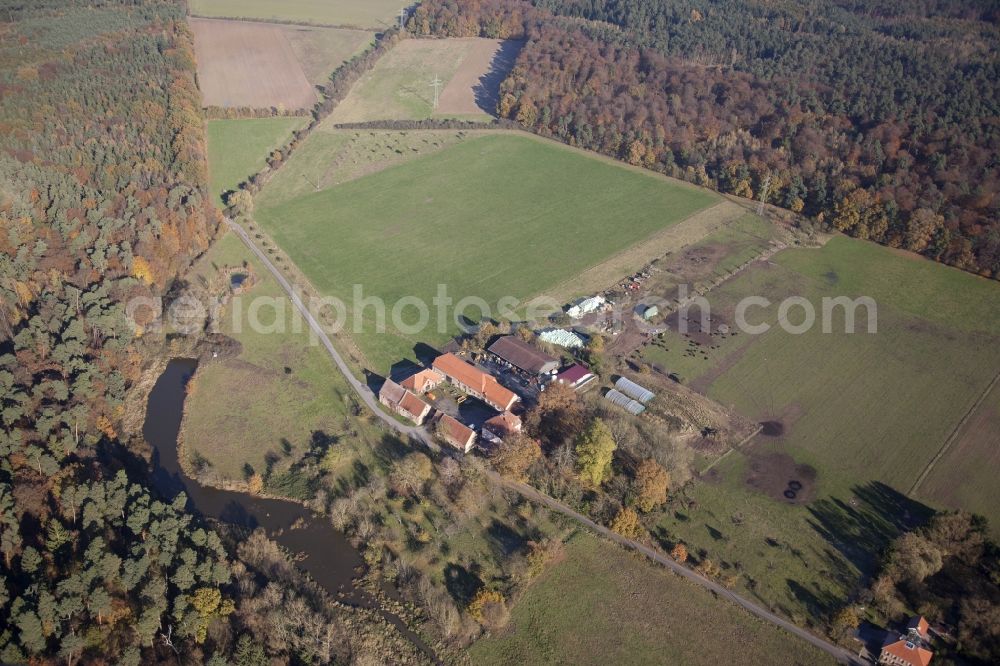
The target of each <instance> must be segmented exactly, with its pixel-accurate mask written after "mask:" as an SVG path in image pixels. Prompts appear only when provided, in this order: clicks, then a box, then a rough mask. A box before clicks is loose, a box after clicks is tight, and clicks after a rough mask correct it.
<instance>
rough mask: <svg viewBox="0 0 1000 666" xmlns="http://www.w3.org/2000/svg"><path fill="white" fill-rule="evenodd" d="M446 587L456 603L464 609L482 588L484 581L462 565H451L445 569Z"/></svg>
mask: <svg viewBox="0 0 1000 666" xmlns="http://www.w3.org/2000/svg"><path fill="white" fill-rule="evenodd" d="M444 585H445V588H446V589H447V590H448V594H450V595H451V598H452V599H454V600H455V603H457V604H458V605H459V606H462V607H463V608H464V607H465V606H468V605H469V602H470V601H472V597H473V596H474V595H475V594H476V592H477V591H479V588H480V587H482V585H483V581H482V580H481V579H480V578H479V576H477V575H476V574H475V573H473V572H472V571H469V570H468V569H466V568H465V567H463V566H462V565H460V564H455V563H451V564H449V565H448V566H446V567H445V568H444Z"/></svg>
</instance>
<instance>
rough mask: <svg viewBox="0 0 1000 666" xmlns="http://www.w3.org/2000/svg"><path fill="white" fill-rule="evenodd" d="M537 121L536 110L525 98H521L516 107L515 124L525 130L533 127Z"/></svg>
mask: <svg viewBox="0 0 1000 666" xmlns="http://www.w3.org/2000/svg"><path fill="white" fill-rule="evenodd" d="M537 119H538V108H537V107H535V103H534V102H532V101H531V99H530V98H529V97H527V96H525V97H522V98H521V103H520V104H519V105H518V107H517V118H516V120H517V122H518V123H519V124H520V125H521V126H522V127H526V128H530V127H533V126H534V124H535V121H536V120H537Z"/></svg>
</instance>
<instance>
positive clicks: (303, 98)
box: [191, 18, 372, 109]
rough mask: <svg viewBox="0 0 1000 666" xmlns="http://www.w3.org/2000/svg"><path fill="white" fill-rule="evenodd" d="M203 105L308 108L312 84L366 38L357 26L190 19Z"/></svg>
mask: <svg viewBox="0 0 1000 666" xmlns="http://www.w3.org/2000/svg"><path fill="white" fill-rule="evenodd" d="M191 29H192V30H193V32H194V42H195V55H196V57H197V59H198V81H199V84H200V85H201V89H202V95H203V97H204V100H205V104H206V105H207V106H221V107H240V106H249V107H254V108H270V107H283V108H286V109H304V108H309V107H311V106H312V105H313V104H315V103H316V100H317V99H318V93H317V91H316V89H315V88H314V86H315V85H316V84H319V83H322V82H323V81H324V80H326V78H327V77H328V76H329V75H330V74H331V73H332V72H333V71H334V70H335V69H336V68H337V67H338V66H339V65H340V64H341V63H343V62H344V61H345V60H347V59H349V58H350V57H351V56H353V55H354V54H355V53H357V52H358V51H360V50H361V49H363V48H364V47H365V45H366V44H368V43H369V42H370V41H371V39H372V33H369V32H365V31H362V30H339V29H333V28H312V27H303V26H287V25H273V24H267V23H252V22H249V21H223V20H215V19H199V18H193V19H191Z"/></svg>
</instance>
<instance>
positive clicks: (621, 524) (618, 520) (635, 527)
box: [608, 506, 645, 539]
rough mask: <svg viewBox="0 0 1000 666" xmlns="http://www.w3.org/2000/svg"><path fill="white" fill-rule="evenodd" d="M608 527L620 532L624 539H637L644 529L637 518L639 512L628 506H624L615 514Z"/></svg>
mask: <svg viewBox="0 0 1000 666" xmlns="http://www.w3.org/2000/svg"><path fill="white" fill-rule="evenodd" d="M608 527H610V528H611V531H612V532H616V533H618V534H621V535H622V536H623V537H625V538H626V539H638V538H639V537H640V536H642V533H643V532H644V531H645V530H644V529H643V527H642V521H640V520H639V514H638V513H636V511H635V509H633V508H632V507H630V506H626V507H624V508H623V509H622V510H621V511H619V512H618V513H617V514H615V517H614V518H612V519H611V524H610V525H608Z"/></svg>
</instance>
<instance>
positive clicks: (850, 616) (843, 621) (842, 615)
mask: <svg viewBox="0 0 1000 666" xmlns="http://www.w3.org/2000/svg"><path fill="white" fill-rule="evenodd" d="M860 625H861V616H860V614H859V613H858V609H857V607H856V606H853V605H851V606H844V607H843V608H841V609H840V610H838V611H837V612H836V613H834V615H833V617H832V618H831V620H830V626H831V627H832V629H833V631H834V634H835V635H836V636H838V637H845V636H846V635H847V634H848V633H850V632H853V631H854V630H855V629H857V628H858V626H860Z"/></svg>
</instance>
